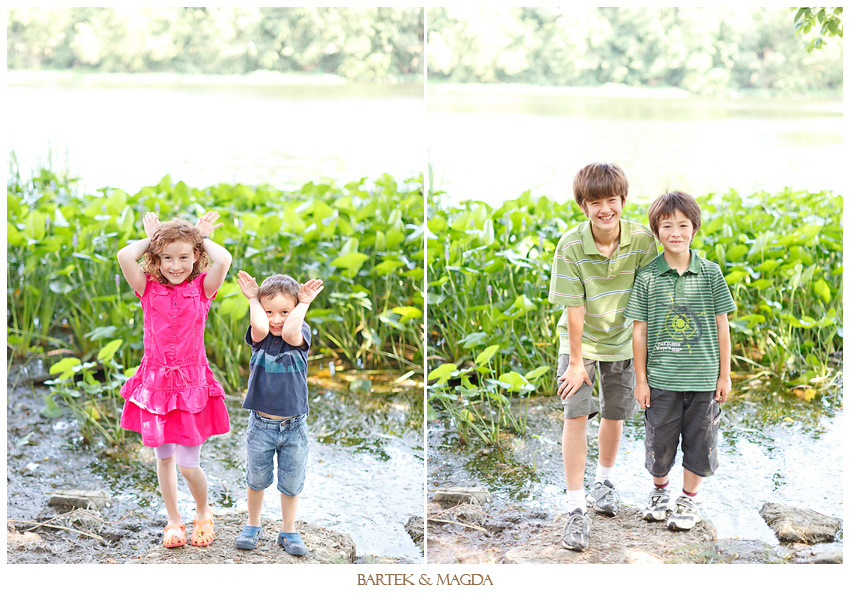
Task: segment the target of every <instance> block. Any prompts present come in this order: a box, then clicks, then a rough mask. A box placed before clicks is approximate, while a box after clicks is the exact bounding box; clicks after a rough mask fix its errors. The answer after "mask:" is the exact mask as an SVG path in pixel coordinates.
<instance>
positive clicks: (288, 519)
mask: <svg viewBox="0 0 850 596" xmlns="http://www.w3.org/2000/svg"><path fill="white" fill-rule="evenodd" d="M297 512H298V497H297V496H295V497H289V496H287V495H285V494H283V493H281V494H280V517H281V519H282V527H283V529H282V530H281V531H282V532H287V533H289V532H294V531H295V514H296V513H297Z"/></svg>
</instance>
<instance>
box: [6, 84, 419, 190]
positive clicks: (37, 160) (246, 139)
mask: <svg viewBox="0 0 850 596" xmlns="http://www.w3.org/2000/svg"><path fill="white" fill-rule="evenodd" d="M4 99H5V105H6V109H7V110H8V112H9V113H11V114H15V115H16V117H15V118H11V119H8V122H7V125H8V135H9V140H10V146H11V148H12V149H13V150H14V151H15V153H16V155H17V158H18V162H19V164H20V166H21V170H22V174H23V175H24V177H27V176H28V175H29V172H30V171H31V169H32V168H34V167H36V166H38V165H46V162H47V151H48V147H50V148H51V149H52V151H53V152H54V156H53V159H54V163H53V166H54V167H59V168H61V167H64V166H67V167H68V168H69V170H70V172H71V173H72V174H73V175H75V176H77V177H79V178H81V181H82V184H83V185H84V188H86V189H88V190H90V191H93V190H94V189H97V188H100V187H103V186H111V187H114V188H122V189H123V190H126V191H127V192H130V193H135V192H136V191H137V190H138V189H139V188H140V187H142V186H145V185H150V184H156V183H157V182H158V181H159V179H160V178H162V176H164V175H166V174H170V175H171V177H172V178H173V179H174V180H175V181H176V180H183V181H184V182H186V183H187V184H188V185H190V186H193V187H205V186H209V185H214V184H219V183H231V182H240V183H245V184H260V183H267V184H271V185H273V186H276V187H278V188H283V189H292V188H297V187H298V186H300V185H301V184H303V183H305V182H308V181H318V180H320V179H321V178H330V179H334V180H340V181H343V182H347V181H350V180H359V179H360V178H361V177H364V176H366V177H368V178H376V177H378V176H379V175H380V174H382V173H384V172H386V173H389V174H391V175H393V176H394V177H395V178H396V179H398V180H403V179H404V178H408V177H412V176H415V175H418V174H419V173H420V172H421V171H422V168H423V165H424V164H423V163H422V150H421V146H420V144H419V143H418V142H416V139H419V138H421V137H422V134H423V131H424V128H423V120H424V118H423V112H424V102H423V87H422V85H415V84H414V85H412V84H408V85H396V86H387V85H334V86H328V85H237V86H221V85H180V84H174V85H118V84H113V85H106V84H100V85H98V84H82V83H81V84H52V85H48V84H44V85H33V86H23V85H7V87H6V91H5V93H4ZM400 130H404V134H399V131H400Z"/></svg>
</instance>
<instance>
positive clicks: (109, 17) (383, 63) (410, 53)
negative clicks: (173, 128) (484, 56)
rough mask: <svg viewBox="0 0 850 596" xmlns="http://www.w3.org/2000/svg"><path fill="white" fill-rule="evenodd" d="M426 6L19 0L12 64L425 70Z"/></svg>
mask: <svg viewBox="0 0 850 596" xmlns="http://www.w3.org/2000/svg"><path fill="white" fill-rule="evenodd" d="M423 19H424V16H423V12H422V10H421V9H419V8H391V7H372V8H318V7H267V8H261V7H243V8H237V7H190V8H179V7H147V8H122V7H110V8H92V7H87V8H60V7H54V8H12V9H10V10H9V12H8V21H7V28H6V39H7V46H6V48H7V62H8V68H9V70H23V69H31V70H37V69H46V70H64V69H72V70H80V71H95V72H130V73H136V72H177V73H181V74H200V73H203V74H246V73H251V72H255V71H273V72H282V73H299V74H326V73H333V74H336V75H339V76H341V77H345V78H347V79H350V80H357V81H375V80H393V79H398V78H405V77H421V75H422V64H423V59H422V42H423V33H422V31H423Z"/></svg>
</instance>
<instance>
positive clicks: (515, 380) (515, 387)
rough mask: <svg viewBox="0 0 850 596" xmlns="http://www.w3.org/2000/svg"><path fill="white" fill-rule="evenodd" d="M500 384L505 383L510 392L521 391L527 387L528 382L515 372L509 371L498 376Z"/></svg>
mask: <svg viewBox="0 0 850 596" xmlns="http://www.w3.org/2000/svg"><path fill="white" fill-rule="evenodd" d="M499 382H500V383H506V384H507V385H508V386H509V388H510V390H511V391H521V390H522V389H523V388H525V386H526V385H528V384H529V383H528V381H527V380H526V378H525V377H523V376H522V375H521V374H519V373H518V372H516V371H511V372H509V373H505V374H503V375H500V376H499Z"/></svg>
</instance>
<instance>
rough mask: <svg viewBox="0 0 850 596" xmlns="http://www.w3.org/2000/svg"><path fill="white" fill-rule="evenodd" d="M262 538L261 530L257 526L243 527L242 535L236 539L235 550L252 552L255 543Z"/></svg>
mask: <svg viewBox="0 0 850 596" xmlns="http://www.w3.org/2000/svg"><path fill="white" fill-rule="evenodd" d="M262 537H263V529H262V528H261V527H259V526H245V527H244V528H242V533H241V534H239V536H237V537H236V548H243V549H245V550H254V549H255V548H257V543H258V542H259V541H260V538H262Z"/></svg>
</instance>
